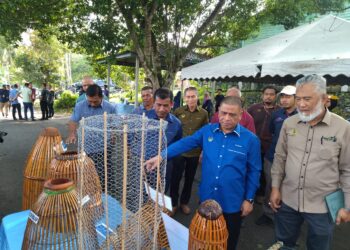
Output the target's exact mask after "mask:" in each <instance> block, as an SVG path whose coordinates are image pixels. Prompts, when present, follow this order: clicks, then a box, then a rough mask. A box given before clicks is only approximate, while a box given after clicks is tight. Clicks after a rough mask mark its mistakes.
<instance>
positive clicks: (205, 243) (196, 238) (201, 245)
mask: <svg viewBox="0 0 350 250" xmlns="http://www.w3.org/2000/svg"><path fill="white" fill-rule="evenodd" d="M227 238H228V231H227V228H226V221H225V218H224V216H223V215H222V209H221V207H220V205H219V204H218V203H217V202H216V201H214V200H207V201H205V202H203V203H202V204H201V205H200V206H199V208H198V210H197V212H196V214H195V216H194V217H193V219H192V221H191V225H190V230H189V241H188V249H190V250H203V249H205V250H219V249H220V250H226V249H227Z"/></svg>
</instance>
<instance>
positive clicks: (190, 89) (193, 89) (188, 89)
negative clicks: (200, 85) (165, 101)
mask: <svg viewBox="0 0 350 250" xmlns="http://www.w3.org/2000/svg"><path fill="white" fill-rule="evenodd" d="M187 91H195V92H196V95H197V96H198V90H197V88H196V87H188V88H186V89H185V91H184V95H186V93H187ZM180 93H181V92H180Z"/></svg>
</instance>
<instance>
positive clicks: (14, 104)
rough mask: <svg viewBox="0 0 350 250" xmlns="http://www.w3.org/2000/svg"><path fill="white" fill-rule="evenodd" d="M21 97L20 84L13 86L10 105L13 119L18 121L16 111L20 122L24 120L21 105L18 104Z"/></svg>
mask: <svg viewBox="0 0 350 250" xmlns="http://www.w3.org/2000/svg"><path fill="white" fill-rule="evenodd" d="M19 96H20V92H19V91H18V84H15V85H13V88H12V89H11V90H10V96H9V98H10V103H11V105H12V117H13V120H17V118H16V110H17V112H18V118H19V119H20V120H24V119H23V118H22V112H21V104H20V103H19V102H18V97H19Z"/></svg>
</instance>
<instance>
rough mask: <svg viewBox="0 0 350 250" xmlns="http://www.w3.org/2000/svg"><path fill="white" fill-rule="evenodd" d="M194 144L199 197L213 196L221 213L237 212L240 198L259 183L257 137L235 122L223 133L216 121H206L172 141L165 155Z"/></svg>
mask: <svg viewBox="0 0 350 250" xmlns="http://www.w3.org/2000/svg"><path fill="white" fill-rule="evenodd" d="M197 147H201V148H202V149H203V160H202V179H201V183H200V185H199V198H200V201H201V202H203V201H205V200H207V199H214V200H215V201H217V202H218V203H219V204H220V206H221V207H222V209H223V211H224V212H225V213H235V212H239V211H240V209H241V205H242V203H243V201H244V200H245V199H253V198H254V195H255V192H256V190H257V188H258V186H259V178H260V172H261V159H260V142H259V139H258V137H257V136H256V135H254V134H253V133H252V132H250V131H249V130H247V129H246V128H244V127H242V126H241V125H239V124H238V125H237V126H236V128H235V129H234V130H233V131H232V132H230V133H227V134H225V133H223V132H222V130H221V129H220V127H219V124H208V125H206V126H204V127H202V128H201V129H199V130H198V131H197V132H196V133H194V134H193V135H191V136H187V137H185V138H183V139H181V140H180V141H178V142H176V143H174V144H172V145H171V146H170V147H169V148H168V151H167V156H168V159H171V158H172V157H175V156H177V155H179V154H182V153H184V152H187V151H189V150H191V149H193V148H197ZM174 167H176V166H174Z"/></svg>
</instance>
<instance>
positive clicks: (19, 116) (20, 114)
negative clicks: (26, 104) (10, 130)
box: [12, 103, 22, 120]
mask: <svg viewBox="0 0 350 250" xmlns="http://www.w3.org/2000/svg"><path fill="white" fill-rule="evenodd" d="M16 110H17V112H18V118H19V119H22V112H21V104H19V103H17V104H12V117H13V120H16V119H17V118H16Z"/></svg>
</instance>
